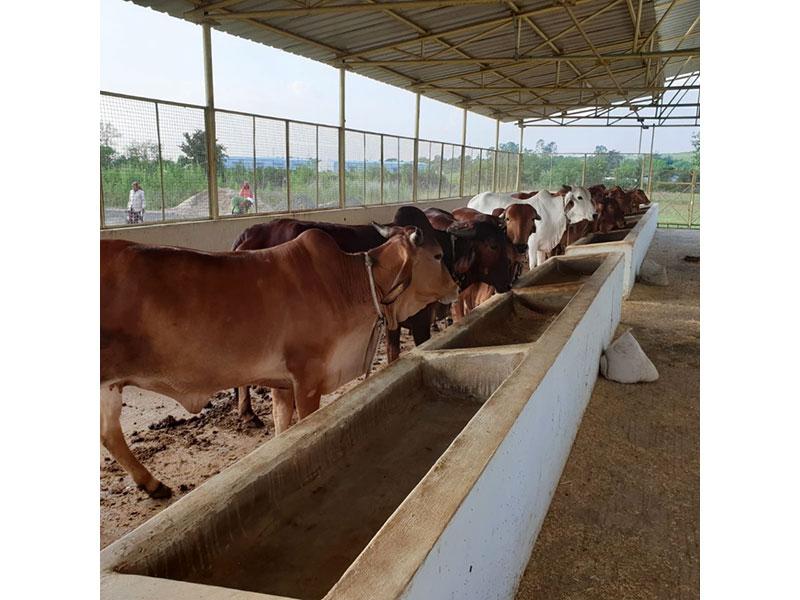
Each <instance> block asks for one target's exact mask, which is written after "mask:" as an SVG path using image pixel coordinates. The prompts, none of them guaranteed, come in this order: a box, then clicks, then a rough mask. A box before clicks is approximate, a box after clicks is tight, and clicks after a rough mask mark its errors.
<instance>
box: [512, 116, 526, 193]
mask: <svg viewBox="0 0 800 600" xmlns="http://www.w3.org/2000/svg"><path fill="white" fill-rule="evenodd" d="M517 125H519V154H517V180H516V181H515V182H514V189H515V190H516V191H517V192H518V191H519V190H520V186H521V185H522V144H523V142H524V141H525V124H524V123H523V122H522V119H520V121H519V123H517Z"/></svg>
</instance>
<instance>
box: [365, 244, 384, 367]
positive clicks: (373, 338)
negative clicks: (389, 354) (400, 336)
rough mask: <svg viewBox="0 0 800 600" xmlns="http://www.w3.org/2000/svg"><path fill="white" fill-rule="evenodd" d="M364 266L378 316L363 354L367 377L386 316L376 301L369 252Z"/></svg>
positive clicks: (372, 263)
mask: <svg viewBox="0 0 800 600" xmlns="http://www.w3.org/2000/svg"><path fill="white" fill-rule="evenodd" d="M364 264H365V265H366V267H367V279H369V291H370V295H371V296H372V306H373V307H374V308H375V312H376V313H377V314H378V319H377V320H376V321H375V325H373V326H372V335H370V339H369V343H368V344H367V349H366V351H365V353H364V377H369V373H370V370H371V369H372V363H373V361H374V360H375V354H377V352H378V344H380V341H381V337H383V332H384V331H385V330H386V316H384V314H383V311H382V310H381V303H380V302H379V301H378V290H377V286H376V285H375V275H374V274H373V272H372V265H374V264H375V261H373V260H372V257H371V256H370V255H369V252H364ZM370 350H371V351H370Z"/></svg>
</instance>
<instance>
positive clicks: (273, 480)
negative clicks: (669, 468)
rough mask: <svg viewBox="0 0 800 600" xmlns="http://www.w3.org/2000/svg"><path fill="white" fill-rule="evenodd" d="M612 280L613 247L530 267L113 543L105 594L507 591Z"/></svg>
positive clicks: (615, 274)
mask: <svg viewBox="0 0 800 600" xmlns="http://www.w3.org/2000/svg"><path fill="white" fill-rule="evenodd" d="M623 269H624V261H623V258H622V257H621V256H620V255H619V254H618V253H609V254H605V255H595V256H577V257H571V256H565V257H556V258H553V259H551V260H549V261H547V262H546V263H545V264H544V265H542V266H541V267H539V268H537V269H534V270H532V271H530V272H529V273H528V274H526V275H525V276H523V278H521V280H520V281H519V282H518V283H517V284H516V285H515V287H514V289H513V290H512V291H511V292H509V293H507V294H501V295H497V296H495V297H494V298H492V299H491V300H490V301H489V302H487V303H485V304H484V305H482V306H481V307H480V308H479V309H478V310H476V311H475V312H474V313H472V314H471V315H470V316H469V317H468V318H467V319H465V320H464V321H463V322H462V323H460V324H458V325H456V326H453V327H452V328H449V329H448V330H447V331H446V332H445V333H444V334H443V335H442V336H439V337H438V338H436V339H435V340H431V341H430V342H428V343H427V344H424V345H422V346H421V347H419V348H417V349H415V350H414V351H412V352H409V353H408V354H406V355H405V356H404V357H403V358H402V359H401V360H399V361H397V362H396V363H394V364H393V365H391V366H390V367H388V368H386V369H384V370H382V371H381V372H379V373H378V374H376V375H375V376H374V377H371V378H369V379H367V380H366V381H365V382H363V383H362V384H360V385H359V386H357V387H356V388H354V389H353V390H351V391H350V392H349V393H347V394H345V395H343V396H342V397H341V398H339V399H338V400H337V401H336V402H334V403H332V404H330V405H328V406H326V407H324V408H322V409H321V410H319V411H317V412H316V413H314V414H313V415H311V416H310V417H309V418H307V419H306V420H304V421H302V422H301V423H299V424H297V425H296V426H294V427H292V428H291V429H290V430H288V431H287V432H285V433H284V434H282V435H280V436H277V437H276V438H274V439H272V440H270V441H269V442H267V443H265V444H264V445H262V446H261V447H259V448H258V449H257V450H255V451H254V452H252V453H251V454H249V455H248V456H247V457H245V458H243V459H242V460H240V461H238V462H237V463H235V464H234V465H232V466H231V467H229V468H228V469H225V470H224V471H222V472H221V473H220V474H219V475H217V476H215V477H213V478H211V479H210V480H208V481H207V482H206V483H204V484H202V485H201V486H199V487H198V488H197V489H196V490H194V491H192V492H190V493H189V494H187V495H186V496H184V497H183V498H181V499H180V500H179V501H178V502H176V503H175V504H173V505H171V506H170V507H168V508H167V509H165V510H164V511H162V512H161V513H159V514H158V515H156V516H155V517H154V518H152V519H150V520H149V521H147V522H146V523H144V524H143V525H141V526H140V527H138V528H137V529H135V530H134V531H132V532H131V533H129V534H128V535H126V536H124V537H123V538H121V539H120V540H118V541H116V542H115V543H113V544H111V545H110V546H108V547H107V548H106V549H105V550H103V551H102V552H101V571H102V596H103V597H104V598H115V599H117V598H160V597H172V598H203V599H204V600H206V599H208V600H211V599H214V598H220V599H222V598H231V597H234V598H242V600H245V599H247V600H249V599H250V598H253V599H255V598H256V597H261V598H265V599H273V600H274V599H275V598H276V597H279V598H280V597H283V598H304V599H305V598H322V597H324V598H326V599H333V598H336V599H348V600H349V599H354V600H355V599H367V598H369V599H375V600H381V599H385V600H390V599H391V600H396V599H398V598H420V599H426V600H427V599H431V598H449V597H453V598H475V599H484V598H510V597H512V595H513V593H514V590H515V588H516V585H517V582H518V580H519V577H520V576H521V575H522V571H523V569H524V566H525V564H526V563H527V561H528V558H529V555H530V552H531V549H532V547H533V544H534V541H535V538H536V535H537V533H538V531H539V528H540V526H541V523H542V521H543V519H544V517H545V515H546V513H547V508H548V506H549V502H550V499H551V497H552V494H553V491H554V489H555V486H556V485H557V483H558V479H559V477H560V474H561V471H562V469H563V466H564V464H565V462H566V459H567V457H568V455H569V450H570V448H571V445H572V441H573V439H574V436H575V433H576V432H577V429H578V426H579V424H580V420H581V417H582V415H583V411H584V408H585V406H586V403H587V402H588V400H589V397H590V396H591V391H592V388H593V385H594V382H595V380H596V378H597V365H598V360H599V357H600V353H601V352H602V350H603V349H604V348H605V347H606V346H607V345H608V343H610V340H611V336H612V334H613V331H614V329H615V328H616V325H617V323H618V322H619V317H620V308H621V297H622V291H623ZM498 327H499V328H503V327H505V329H507V330H509V333H506V334H502V335H500V336H498V335H497V329H498ZM233 590H236V591H235V592H234V591H233ZM239 590H241V591H239Z"/></svg>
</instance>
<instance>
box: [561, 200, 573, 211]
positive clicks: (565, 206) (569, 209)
mask: <svg viewBox="0 0 800 600" xmlns="http://www.w3.org/2000/svg"><path fill="white" fill-rule="evenodd" d="M573 206H575V201H574V200H572V199H570V201H569V202H567V203H566V204H565V205H564V212H565V213H568V212H569V211H571V210H572V207H573Z"/></svg>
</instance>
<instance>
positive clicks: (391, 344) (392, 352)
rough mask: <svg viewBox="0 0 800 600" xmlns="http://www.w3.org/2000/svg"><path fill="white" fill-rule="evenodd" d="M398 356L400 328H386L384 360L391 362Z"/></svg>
mask: <svg viewBox="0 0 800 600" xmlns="http://www.w3.org/2000/svg"><path fill="white" fill-rule="evenodd" d="M398 358H400V328H399V327H398V328H397V329H387V330H386V360H387V362H389V363H393V362H394V361H396V360H397V359H398Z"/></svg>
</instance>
